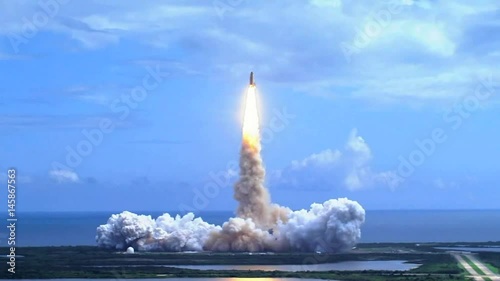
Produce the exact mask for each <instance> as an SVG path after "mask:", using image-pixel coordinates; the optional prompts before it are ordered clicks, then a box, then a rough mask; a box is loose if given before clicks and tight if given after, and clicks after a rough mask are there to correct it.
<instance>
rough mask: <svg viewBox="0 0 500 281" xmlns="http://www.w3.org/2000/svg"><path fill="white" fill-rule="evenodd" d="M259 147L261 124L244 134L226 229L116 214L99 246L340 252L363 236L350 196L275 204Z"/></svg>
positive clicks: (100, 231)
mask: <svg viewBox="0 0 500 281" xmlns="http://www.w3.org/2000/svg"><path fill="white" fill-rule="evenodd" d="M255 112H256V111H255ZM253 117H255V118H258V117H257V116H253ZM257 120H258V119H257ZM252 121H254V120H252ZM252 125H253V124H252ZM260 150H261V146H260V140H259V137H258V128H257V133H256V134H249V136H246V135H245V133H244V136H243V143H242V147H241V152H240V178H239V180H238V182H237V183H236V184H235V186H234V198H235V199H236V200H237V201H238V202H239V205H238V209H237V210H236V214H237V217H235V218H230V219H229V220H228V221H227V222H225V223H224V224H223V225H222V227H221V226H216V225H213V224H209V223H207V222H205V221H203V220H202V219H201V218H195V216H194V214H193V213H188V214H186V215H185V216H182V217H181V216H179V215H177V216H175V217H172V216H170V215H169V214H164V215H162V216H160V217H158V218H157V219H156V220H154V219H152V218H151V217H150V216H144V215H137V214H133V213H130V212H123V213H121V214H116V215H112V216H111V217H110V218H109V219H108V222H107V224H104V225H101V226H99V227H98V228H97V235H96V240H97V244H98V246H100V247H104V248H110V249H117V250H125V249H127V248H128V247H133V248H134V249H135V250H138V251H218V252H230V251H235V252H263V251H273V252H286V251H302V252H313V251H320V252H339V251H344V250H348V249H350V248H352V246H354V245H355V243H356V242H357V241H358V240H359V238H360V237H361V230H360V228H361V225H362V224H363V222H364V220H365V210H364V209H363V208H362V207H361V205H359V204H358V203H357V202H355V201H351V200H348V199H347V198H340V199H331V200H328V201H326V202H324V203H323V204H318V203H314V204H312V205H311V208H310V209H309V210H300V211H292V210H290V209H289V208H286V207H282V206H279V205H276V204H272V203H271V197H270V195H269V192H268V190H267V189H266V188H265V186H264V179H265V169H264V166H263V163H262V158H261V155H260Z"/></svg>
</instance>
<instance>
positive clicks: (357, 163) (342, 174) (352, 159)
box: [270, 129, 400, 190]
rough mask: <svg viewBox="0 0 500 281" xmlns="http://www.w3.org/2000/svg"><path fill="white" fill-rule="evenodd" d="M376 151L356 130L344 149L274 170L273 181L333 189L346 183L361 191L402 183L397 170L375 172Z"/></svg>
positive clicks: (311, 156) (348, 187) (294, 185)
mask: <svg viewBox="0 0 500 281" xmlns="http://www.w3.org/2000/svg"><path fill="white" fill-rule="evenodd" d="M371 160H372V153H371V150H370V147H369V146H368V144H367V143H366V142H365V140H364V139H363V138H362V137H361V136H359V135H358V132H357V130H356V129H353V130H352V131H351V133H350V135H349V138H348V140H347V143H346V146H345V148H344V150H343V151H340V150H331V149H327V150H324V151H322V152H319V153H315V154H312V155H310V156H308V157H306V158H304V159H303V160H299V161H297V160H295V161H292V163H291V164H290V166H289V167H287V168H285V169H283V170H280V171H273V172H271V173H270V177H271V184H273V185H284V186H292V187H295V188H301V189H302V188H304V189H309V188H310V189H331V188H334V187H338V186H344V187H345V188H347V189H349V190H358V189H363V188H369V187H374V186H385V187H389V188H391V189H392V188H395V187H397V186H398V185H399V183H400V182H399V181H398V180H397V175H396V173H395V172H393V171H384V172H375V171H373V169H372V167H371V165H370V164H371Z"/></svg>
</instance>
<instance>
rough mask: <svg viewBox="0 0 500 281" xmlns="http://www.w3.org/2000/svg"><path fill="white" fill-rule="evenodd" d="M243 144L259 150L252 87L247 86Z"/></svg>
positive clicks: (258, 134)
mask: <svg viewBox="0 0 500 281" xmlns="http://www.w3.org/2000/svg"><path fill="white" fill-rule="evenodd" d="M243 142H246V143H248V144H249V145H250V146H251V147H255V148H256V149H259V150H260V133H259V114H258V111H257V95H256V88H255V86H254V85H250V86H248V90H247V96H246V102H245V115H244V116H243Z"/></svg>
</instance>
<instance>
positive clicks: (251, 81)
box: [250, 71, 255, 86]
mask: <svg viewBox="0 0 500 281" xmlns="http://www.w3.org/2000/svg"><path fill="white" fill-rule="evenodd" d="M250 85H251V86H255V82H254V81H253V71H252V72H250Z"/></svg>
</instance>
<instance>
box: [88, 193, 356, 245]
mask: <svg viewBox="0 0 500 281" xmlns="http://www.w3.org/2000/svg"><path fill="white" fill-rule="evenodd" d="M364 220H365V210H364V209H363V208H362V207H361V205H359V204H358V203H357V202H355V201H351V200H348V199H346V198H341V199H331V200H328V201H326V202H324V203H323V204H317V203H314V204H312V205H311V208H310V210H300V211H294V212H292V211H290V212H289V214H288V216H287V222H286V223H283V222H281V221H279V222H278V223H277V224H276V225H275V227H274V228H273V230H272V231H269V229H262V228H259V227H258V226H257V225H256V224H255V223H254V222H253V220H252V219H251V218H246V219H244V218H231V219H229V221H227V222H226V223H224V224H223V226H222V227H220V226H215V225H212V224H209V223H206V222H204V221H203V220H202V219H201V218H195V217H194V215H193V214H192V213H189V214H187V215H185V216H183V217H180V216H176V217H175V218H173V217H171V216H170V215H169V214H164V215H162V216H160V217H158V218H157V219H156V220H153V219H152V218H151V217H150V216H140V215H136V214H133V213H130V212H123V213H121V214H118V215H113V216H111V218H109V220H108V223H107V224H105V225H101V226H99V227H98V228H97V236H96V239H97V244H98V245H99V246H101V247H105V248H111V249H117V250H125V249H127V248H128V247H133V248H134V249H136V250H138V251H202V250H209V251H219V252H229V251H238V252H263V251H273V252H288V251H301V252H312V251H320V252H339V251H344V250H348V249H350V248H352V246H354V245H355V243H356V242H357V241H358V240H359V238H360V237H361V231H360V228H361V225H362V224H363V222H364Z"/></svg>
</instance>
